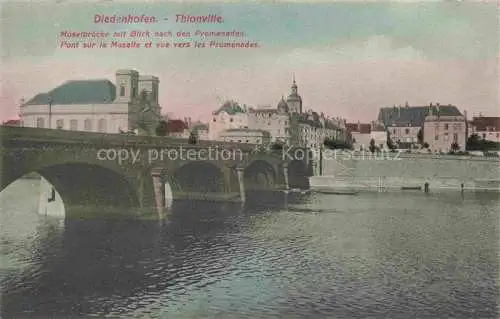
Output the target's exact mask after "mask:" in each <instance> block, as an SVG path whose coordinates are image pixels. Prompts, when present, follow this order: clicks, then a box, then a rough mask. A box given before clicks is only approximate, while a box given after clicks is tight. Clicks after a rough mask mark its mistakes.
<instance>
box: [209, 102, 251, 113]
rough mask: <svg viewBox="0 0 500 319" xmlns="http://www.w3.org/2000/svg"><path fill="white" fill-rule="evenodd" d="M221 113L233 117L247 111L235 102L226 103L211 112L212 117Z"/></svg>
mask: <svg viewBox="0 0 500 319" xmlns="http://www.w3.org/2000/svg"><path fill="white" fill-rule="evenodd" d="M221 112H226V113H227V114H229V115H235V114H237V113H246V112H247V111H246V110H245V108H243V107H242V106H241V105H239V104H238V103H237V102H235V101H226V102H224V104H222V106H221V107H220V108H219V109H218V110H217V111H214V112H213V115H218V114H219V113H221Z"/></svg>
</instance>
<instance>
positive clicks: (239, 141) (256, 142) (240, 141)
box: [228, 139, 260, 144]
mask: <svg viewBox="0 0 500 319" xmlns="http://www.w3.org/2000/svg"><path fill="white" fill-rule="evenodd" d="M228 142H237V143H242V142H243V141H242V140H232V139H230V140H229V141H228ZM245 143H250V140H246V141H245ZM259 143H260V139H257V140H255V144H259Z"/></svg>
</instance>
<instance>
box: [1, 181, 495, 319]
mask: <svg viewBox="0 0 500 319" xmlns="http://www.w3.org/2000/svg"><path fill="white" fill-rule="evenodd" d="M37 192H38V187H37V182H35V181H32V180H20V181H17V182H16V183H14V184H12V185H11V186H9V188H7V189H6V190H4V191H3V192H2V193H1V194H0V212H1V227H2V230H1V247H2V250H1V252H0V257H1V264H0V267H1V273H0V275H1V285H2V286H1V287H2V302H1V317H2V318H83V317H90V318H91V317H100V318H102V317H115V318H169V319H170V318H174V319H175V318H449V317H453V318H496V317H497V305H498V303H499V295H498V290H497V284H496V279H497V277H498V275H499V268H498V257H499V254H498V244H499V238H498V222H499V216H500V208H499V205H498V204H499V200H498V195H488V194H476V195H474V194H464V195H461V194H460V193H447V194H440V195H438V194H423V193H415V194H406V193H405V194H401V193H400V194H390V193H373V194H369V193H367V194H362V195H358V196H349V195H319V194H312V195H304V196H302V197H300V198H295V199H289V200H288V201H287V202H286V203H285V202H283V201H278V200H276V201H272V200H269V201H268V202H267V203H265V202H263V201H262V200H261V198H259V200H258V201H256V202H254V204H253V205H250V206H249V207H247V208H245V209H242V208H241V209H240V208H238V207H230V206H216V205H215V204H208V203H205V204H193V203H191V204H189V203H180V204H176V205H174V207H173V208H172V213H171V215H170V217H169V219H168V220H165V221H161V222H159V221H148V222H138V221H104V220H102V221H100V220H81V221H77V220H64V219H60V218H54V217H52V218H51V217H45V216H40V215H37V206H36V205H37V200H38V197H37V196H38V195H37ZM257 203H258V204H257Z"/></svg>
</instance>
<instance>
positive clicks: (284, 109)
mask: <svg viewBox="0 0 500 319" xmlns="http://www.w3.org/2000/svg"><path fill="white" fill-rule="evenodd" d="M288 111H289V108H288V104H287V103H286V101H285V98H284V97H283V95H282V96H281V101H279V103H278V113H288Z"/></svg>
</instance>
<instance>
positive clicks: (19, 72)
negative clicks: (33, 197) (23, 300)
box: [0, 0, 500, 121]
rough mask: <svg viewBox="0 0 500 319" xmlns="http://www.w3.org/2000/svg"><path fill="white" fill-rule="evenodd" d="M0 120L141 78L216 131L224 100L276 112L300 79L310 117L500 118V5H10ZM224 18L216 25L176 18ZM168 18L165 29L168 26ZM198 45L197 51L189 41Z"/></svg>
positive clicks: (178, 110)
mask: <svg viewBox="0 0 500 319" xmlns="http://www.w3.org/2000/svg"><path fill="white" fill-rule="evenodd" d="M1 12H2V13H1V14H2V20H1V24H2V25H1V26H0V29H1V31H0V32H2V34H1V36H2V39H3V42H2V43H1V54H2V60H1V62H2V65H1V68H0V72H1V74H0V78H1V91H0V102H1V103H2V108H1V112H0V120H5V119H10V118H16V117H17V113H18V104H19V100H20V99H21V98H26V99H29V98H31V97H33V96H34V95H35V94H37V93H39V92H46V91H49V90H51V89H52V88H55V87H57V86H58V85H60V84H62V83H64V82H65V81H67V80H75V79H93V78H109V79H110V80H113V81H114V72H115V70H117V69H125V68H134V69H136V70H138V71H139V72H141V73H144V74H151V75H156V76H158V77H159V78H160V81H161V83H160V102H161V106H162V108H163V112H164V113H168V112H170V113H173V114H175V115H176V116H179V117H184V116H191V117H193V119H208V118H209V117H210V114H211V112H212V111H213V110H215V109H216V108H217V107H218V106H219V105H220V103H221V100H223V99H235V100H237V101H239V102H241V103H245V104H248V105H255V106H258V105H269V104H270V105H273V106H275V105H276V104H277V103H278V101H279V99H280V98H281V96H282V95H287V94H288V93H289V91H290V85H291V81H292V75H293V73H295V77H296V80H297V84H298V85H299V93H300V94H301V95H302V97H303V100H304V107H305V108H306V109H309V108H311V109H314V110H317V111H319V112H325V113H327V114H329V115H331V116H342V117H346V118H347V119H348V120H350V121H357V120H361V121H369V120H372V119H375V118H376V116H377V113H378V109H379V108H380V107H384V106H392V105H394V104H396V105H397V104H404V103H405V101H408V102H409V104H410V105H427V104H428V103H429V102H436V101H437V102H440V103H441V104H449V103H450V104H455V105H457V106H458V107H459V108H460V109H462V110H463V109H467V110H468V112H469V114H472V113H479V112H482V113H483V115H500V110H499V103H498V101H499V97H500V95H499V92H500V87H499V80H498V78H499V73H498V72H499V69H498V68H497V63H498V61H499V60H498V59H499V56H500V54H499V51H500V46H499V43H498V34H499V31H500V29H499V23H498V8H497V4H496V3H495V2H490V3H486V2H481V3H479V2H468V1H467V0H463V1H426V2H417V3H415V2H406V1H404V2H374V1H372V2H369V3H354V2H342V3H324V2H323V3H318V2H316V3H312V2H307V3H306V2H302V3H301V2H288V3H274V4H270V3H263V2H253V3H251V4H241V3H229V2H225V3H220V2H219V3H197V4H193V3H190V4H188V3H187V2H176V3H155V2H153V1H149V3H145V2H143V3H142V4H141V3H133V2H127V3H124V2H120V1H116V0H115V1H112V2H111V1H110V2H105V1H100V2H98V3H90V2H89V3H87V4H82V3H81V2H79V3H71V2H70V1H63V0H60V1H59V3H57V4H54V3H52V4H50V3H39V2H38V3H34V2H32V3H30V2H24V3H18V4H8V3H3V6H2V10H1ZM178 13H185V14H192V15H202V14H219V15H221V16H223V18H224V23H223V24H219V25H213V24H205V25H189V24H179V23H175V14H178ZM95 14H106V15H115V14H116V15H128V14H135V15H140V14H145V15H152V16H156V17H157V19H158V20H161V22H159V23H156V24H154V25H151V24H150V25H144V24H142V25H140V24H135V25H123V24H95V23H94V15H95ZM164 18H168V20H164ZM62 30H67V31H109V32H114V31H132V30H149V31H172V32H174V33H176V32H177V31H191V32H194V31H195V30H202V31H232V30H237V31H244V32H245V33H246V35H247V38H246V39H247V40H250V41H257V42H259V43H260V48H258V49H207V48H206V49H194V48H189V49H186V48H183V49H181V48H176V49H155V48H153V49H146V48H142V49H59V38H58V35H59V32H60V31H62ZM190 40H199V38H194V37H193V38H191V39H190Z"/></svg>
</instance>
